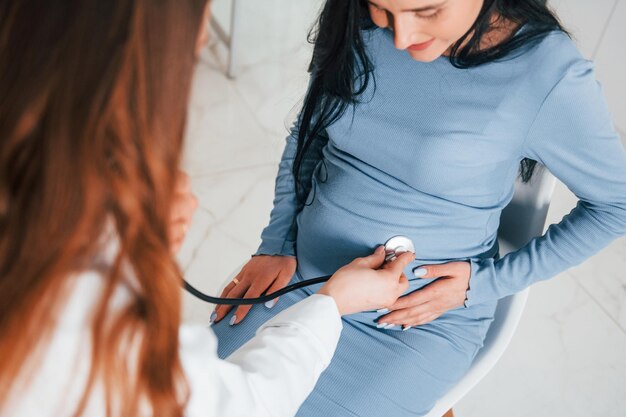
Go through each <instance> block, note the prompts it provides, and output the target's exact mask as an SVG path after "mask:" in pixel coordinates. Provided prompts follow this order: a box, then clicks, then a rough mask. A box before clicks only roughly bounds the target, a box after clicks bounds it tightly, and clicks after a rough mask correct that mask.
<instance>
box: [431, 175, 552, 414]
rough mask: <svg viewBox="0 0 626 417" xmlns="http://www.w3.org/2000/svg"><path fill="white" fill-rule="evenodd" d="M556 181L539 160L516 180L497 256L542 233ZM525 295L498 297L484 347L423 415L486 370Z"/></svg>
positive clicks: (454, 398)
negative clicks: (529, 175) (525, 178)
mask: <svg viewBox="0 0 626 417" xmlns="http://www.w3.org/2000/svg"><path fill="white" fill-rule="evenodd" d="M555 184H556V179H555V178H554V177H553V176H552V174H550V172H549V171H548V170H547V169H545V168H544V167H543V166H540V165H539V164H538V165H537V168H536V169H535V173H534V174H533V177H532V178H531V180H530V182H528V183H523V182H521V181H520V180H519V179H518V180H517V182H516V183H515V193H514V195H513V199H512V200H511V202H510V203H509V204H508V205H507V206H506V207H505V209H504V210H503V211H502V215H501V216H500V227H499V228H498V240H499V242H500V256H504V255H506V254H507V253H508V252H511V251H514V250H517V249H519V248H521V247H522V246H524V245H525V244H526V243H528V241H529V240H531V239H532V238H533V237H535V236H540V235H542V234H543V231H544V227H545V222H546V217H547V215H548V208H549V207H550V201H551V200H552V194H553V192H554V186H555ZM527 298H528V289H526V290H524V291H522V292H519V293H517V294H514V295H511V296H508V297H505V298H503V299H501V300H499V301H498V306H497V307H496V312H495V316H494V320H493V322H492V323H491V326H490V328H489V331H488V332H487V336H486V337H485V341H484V345H483V348H482V349H481V350H480V351H479V352H478V354H477V355H476V358H474V361H473V363H472V366H471V367H470V369H469V370H468V371H467V373H466V374H465V375H464V376H463V378H461V380H460V381H459V382H457V384H456V385H455V386H454V387H453V388H452V389H451V390H450V391H448V392H447V393H446V394H445V395H444V396H443V397H442V398H440V399H439V401H437V403H436V404H435V407H433V409H432V410H431V411H430V412H429V413H428V414H427V415H426V416H425V417H441V416H442V415H443V414H444V413H445V412H446V411H448V410H449V409H450V408H452V407H453V406H454V405H455V404H456V403H457V402H459V401H460V400H461V398H463V397H464V396H465V395H466V394H467V393H468V392H469V391H470V390H471V389H472V388H473V387H474V386H475V385H476V384H477V383H478V382H479V381H480V380H481V379H483V378H484V377H485V375H487V373H489V371H490V370H491V369H492V368H493V366H494V365H495V364H496V363H497V362H498V360H499V359H500V358H501V357H502V355H503V354H504V351H505V350H506V347H507V346H508V344H509V343H510V341H511V339H512V338H513V334H514V333H515V330H516V329H517V325H518V324H519V321H520V318H521V316H522V312H523V311H524V306H525V305H526V300H527Z"/></svg>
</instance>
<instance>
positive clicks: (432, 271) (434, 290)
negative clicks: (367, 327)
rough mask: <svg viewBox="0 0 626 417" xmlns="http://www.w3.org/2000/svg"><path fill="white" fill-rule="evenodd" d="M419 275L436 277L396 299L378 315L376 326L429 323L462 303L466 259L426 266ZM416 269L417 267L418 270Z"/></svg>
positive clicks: (466, 281)
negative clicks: (387, 312)
mask: <svg viewBox="0 0 626 417" xmlns="http://www.w3.org/2000/svg"><path fill="white" fill-rule="evenodd" d="M422 268H423V270H424V271H422V274H421V276H420V278H439V279H437V280H436V281H434V282H433V283H431V284H430V285H427V286H426V287H424V288H421V289H419V290H416V291H414V292H412V293H410V294H408V295H405V296H404V297H401V298H399V299H398V301H396V302H395V303H394V304H393V305H392V306H391V307H389V310H390V311H391V312H390V313H389V314H386V315H384V316H382V317H379V318H378V323H379V324H378V326H379V327H384V326H385V325H387V328H390V327H392V325H402V326H403V329H404V330H407V329H409V328H411V327H414V326H419V325H421V324H426V323H429V322H431V321H433V320H435V319H436V318H437V317H439V316H441V315H442V314H443V313H445V312H446V311H448V310H452V309H454V308H457V307H460V306H462V305H463V304H464V303H465V294H466V292H467V289H468V287H469V280H470V275H471V267H470V263H469V261H462V262H449V263H445V264H439V265H426V266H422V267H420V269H422ZM418 271H419V269H418Z"/></svg>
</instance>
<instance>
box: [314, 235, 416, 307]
mask: <svg viewBox="0 0 626 417" xmlns="http://www.w3.org/2000/svg"><path fill="white" fill-rule="evenodd" d="M414 259H415V255H414V254H412V253H410V252H405V253H403V254H401V255H400V256H398V257H397V258H396V259H395V260H394V261H392V262H388V263H386V264H385V265H384V266H383V262H384V261H385V249H384V247H383V246H380V247H378V248H377V249H376V251H375V252H374V254H372V255H370V256H367V257H364V258H357V259H355V260H354V261H352V262H351V263H349V264H348V265H346V266H344V267H343V268H341V269H339V270H338V271H337V272H335V274H334V275H333V276H332V277H331V279H330V280H329V281H328V282H327V283H326V284H324V286H323V287H322V288H321V289H320V290H319V291H318V294H324V295H329V296H331V297H333V298H334V299H335V302H336V303H337V308H338V309H339V313H340V314H341V315H342V316H343V315H346V314H352V313H359V312H361V311H366V310H375V309H379V308H382V307H389V306H391V305H392V304H393V303H395V302H396V300H397V299H398V297H400V295H402V293H403V292H404V291H406V289H407V288H408V287H409V281H408V280H407V278H406V276H404V274H403V270H404V268H405V267H406V266H407V265H408V264H410V263H411V262H412V261H413V260H414ZM381 266H383V267H382V269H378V268H380V267H381Z"/></svg>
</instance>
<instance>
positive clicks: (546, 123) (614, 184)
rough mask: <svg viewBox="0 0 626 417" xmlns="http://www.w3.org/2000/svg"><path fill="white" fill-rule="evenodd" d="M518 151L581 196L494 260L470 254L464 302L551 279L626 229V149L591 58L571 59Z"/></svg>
mask: <svg viewBox="0 0 626 417" xmlns="http://www.w3.org/2000/svg"><path fill="white" fill-rule="evenodd" d="M523 156H525V157H528V158H532V159H535V160H537V161H539V162H541V163H542V164H543V165H545V166H546V167H547V168H548V169H549V170H550V172H552V173H553V174H554V175H555V176H556V177H557V178H559V179H560V180H561V181H562V182H563V183H565V185H567V187H568V188H569V189H570V190H571V191H572V192H574V194H576V196H577V197H578V198H579V202H578V204H577V205H576V208H574V209H573V210H572V211H571V212H570V213H569V214H568V215H567V216H565V217H564V218H563V220H562V221H561V222H560V223H558V224H553V225H551V226H550V227H549V229H548V230H547V231H546V233H545V234H544V235H543V236H541V237H538V238H535V239H532V240H531V241H530V242H529V243H528V244H527V245H525V246H524V247H523V248H521V249H519V250H518V251H515V252H512V253H510V254H508V255H506V256H504V257H503V258H501V259H500V260H498V261H494V260H493V259H484V260H472V262H471V269H472V270H471V279H470V290H469V291H468V293H467V301H466V305H473V304H477V303H480V302H483V301H487V300H493V299H499V298H502V297H504V296H507V295H510V294H513V293H515V292H518V291H520V290H522V289H524V288H526V287H528V286H530V285H531V284H533V283H535V282H537V281H540V280H545V279H548V278H550V277H552V276H554V275H557V274H559V273H560V272H562V271H564V270H566V269H568V268H570V267H572V266H575V265H578V264H580V263H581V262H583V261H585V260H586V259H587V258H589V257H591V256H592V255H594V254H595V253H597V252H598V251H600V250H601V249H602V248H604V247H606V246H607V245H608V244H609V243H610V242H611V241H613V240H614V239H616V238H618V237H620V236H623V235H625V234H626V151H625V150H624V146H623V145H622V143H621V142H620V138H619V136H618V134H617V133H616V132H615V130H614V128H613V124H612V122H611V117H610V114H609V111H608V109H607V106H606V102H605V100H604V97H603V95H602V91H601V87H600V85H599V84H598V82H597V81H596V80H595V76H594V71H593V64H592V63H591V62H589V61H585V60H582V59H581V60H579V61H578V62H576V63H575V64H574V65H572V66H571V67H570V68H569V70H568V71H567V73H566V74H565V75H564V77H563V78H562V79H561V80H560V81H559V82H558V83H557V84H556V85H555V86H554V88H553V89H552V90H551V91H550V93H549V94H548V96H547V97H546V99H545V101H544V103H543V105H542V107H541V109H540V110H539V113H538V114H537V117H536V119H535V121H534V123H533V124H532V127H531V128H530V130H529V132H528V135H527V139H526V142H525V146H524V155H523ZM590 279H593V277H590Z"/></svg>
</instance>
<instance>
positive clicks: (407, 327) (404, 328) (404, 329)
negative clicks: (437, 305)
mask: <svg viewBox="0 0 626 417" xmlns="http://www.w3.org/2000/svg"><path fill="white" fill-rule="evenodd" d="M411 327H413V326H404V327H403V328H402V331H403V332H406V331H407V330H409V329H410V328H411Z"/></svg>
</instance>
